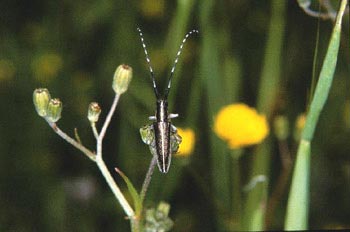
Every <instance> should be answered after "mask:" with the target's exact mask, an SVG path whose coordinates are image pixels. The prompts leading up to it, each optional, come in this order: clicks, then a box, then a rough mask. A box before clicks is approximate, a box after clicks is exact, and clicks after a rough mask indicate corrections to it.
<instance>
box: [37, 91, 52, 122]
mask: <svg viewBox="0 0 350 232" xmlns="http://www.w3.org/2000/svg"><path fill="white" fill-rule="evenodd" d="M50 100H51V96H50V93H49V91H48V90H47V89H45V88H40V89H35V90H34V92H33V103H34V106H35V110H36V112H37V113H38V114H39V115H40V116H41V117H45V116H46V114H47V106H48V104H49V102H50Z"/></svg>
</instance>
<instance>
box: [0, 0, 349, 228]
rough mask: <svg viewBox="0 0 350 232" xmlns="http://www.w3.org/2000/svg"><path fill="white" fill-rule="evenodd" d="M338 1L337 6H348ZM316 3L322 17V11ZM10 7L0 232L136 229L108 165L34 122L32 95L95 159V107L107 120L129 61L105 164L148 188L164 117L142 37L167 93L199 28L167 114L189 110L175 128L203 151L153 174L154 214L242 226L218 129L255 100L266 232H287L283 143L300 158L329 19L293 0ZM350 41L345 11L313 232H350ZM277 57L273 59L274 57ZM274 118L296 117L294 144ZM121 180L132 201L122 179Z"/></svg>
mask: <svg viewBox="0 0 350 232" xmlns="http://www.w3.org/2000/svg"><path fill="white" fill-rule="evenodd" d="M332 3H333V4H334V8H335V9H337V7H338V6H337V1H334V2H332ZM313 6H314V9H316V10H317V9H318V5H317V2H316V3H314V5H313ZM0 9H1V14H0V112H1V113H0V158H1V159H0V231H128V230H129V223H128V222H127V221H126V219H125V217H124V213H123V211H122V209H121V207H120V205H119V204H118V203H117V201H116V200H115V199H114V197H113V195H112V193H111V192H110V190H109V188H108V186H107V185H106V183H105V181H104V179H103V178H102V176H101V175H100V173H99V171H98V169H97V167H96V166H95V165H94V164H93V163H92V162H90V161H89V160H88V159H87V158H86V157H85V156H83V155H82V154H81V153H80V152H79V151H78V150H76V149H75V148H73V147H72V146H70V145H69V144H67V143H66V142H65V141H63V140H62V139H61V138H59V137H58V136H57V135H56V134H55V133H53V131H52V130H51V128H50V127H49V126H48V125H47V124H46V123H45V121H44V120H42V118H40V117H39V116H38V115H37V114H36V112H35V110H34V107H33V104H32V93H33V90H34V89H35V88H38V87H46V88H48V89H49V90H50V93H51V95H52V97H58V98H60V99H61V100H62V102H63V117H62V119H61V120H60V121H59V122H58V125H59V126H60V128H61V129H62V130H64V131H65V132H67V133H68V134H70V135H72V136H73V131H74V128H77V129H78V131H79V134H80V137H81V139H82V141H83V143H84V144H85V145H86V146H87V147H89V148H91V149H94V146H95V143H94V142H95V141H94V138H93V135H92V132H91V129H90V126H89V122H88V120H87V118H86V111H87V107H88V104H89V103H90V102H91V101H97V102H99V103H100V105H101V107H102V115H101V118H100V121H101V122H103V119H104V118H105V116H106V114H107V112H108V110H109V107H110V105H111V103H112V99H113V96H114V92H113V90H112V88H111V83H112V77H113V74H114V71H115V68H116V67H117V66H118V65H119V64H122V63H125V64H128V65H130V66H131V67H132V68H133V72H134V76H133V80H132V82H131V84H130V87H129V90H128V91H127V92H126V93H125V94H124V95H122V97H121V99H120V103H119V105H118V107H117V112H116V114H115V115H114V117H113V121H112V123H111V125H110V127H109V129H108V131H107V135H106V138H105V140H104V159H105V161H106V163H107V165H108V167H109V169H110V170H111V171H112V170H113V168H114V167H118V168H119V169H121V170H123V172H124V173H125V174H126V175H128V177H129V178H130V179H131V180H132V181H133V183H134V185H135V186H136V187H137V188H138V189H140V188H141V185H142V182H143V179H144V176H145V173H146V171H147V168H148V165H149V162H150V159H151V155H150V153H149V150H148V147H147V146H146V145H144V144H143V143H142V141H141V139H140V136H139V128H140V127H141V126H142V125H144V124H146V123H148V116H149V115H152V114H154V110H155V97H154V95H153V90H152V88H151V82H150V79H149V73H148V67H147V63H146V61H145V57H144V54H143V49H142V45H141V43H140V39H139V35H138V32H137V30H136V28H137V27H140V28H141V29H142V30H143V34H144V37H145V42H146V44H147V48H148V51H149V53H150V58H151V63H152V66H153V68H154V70H155V74H156V78H157V82H158V83H159V84H158V85H159V86H164V85H165V81H166V79H167V77H168V75H169V72H170V69H171V66H172V64H173V61H174V58H175V54H176V51H177V49H178V46H179V44H180V42H181V40H182V38H183V36H184V35H185V33H186V32H187V31H189V30H191V29H198V30H199V31H200V34H199V35H195V36H193V37H191V38H190V39H189V40H188V42H187V43H186V45H185V47H184V51H183V54H182V56H181V58H180V62H179V65H178V66H177V69H176V72H175V76H174V78H173V85H172V88H171V91H170V99H169V101H170V110H171V111H172V112H176V113H179V114H180V117H179V118H177V119H174V120H173V123H174V124H175V125H177V126H179V127H184V128H187V127H188V128H192V129H193V130H194V131H195V133H196V145H195V150H194V152H193V154H192V155H191V156H190V157H187V158H173V162H172V166H171V168H170V172H169V174H167V175H162V174H160V173H159V172H158V170H155V174H154V177H153V179H152V182H151V186H150V189H149V192H148V195H147V197H146V198H147V199H146V206H147V207H154V206H156V205H157V204H158V202H159V201H161V200H165V201H167V202H169V203H170V205H171V211H170V217H171V218H172V219H173V220H174V222H175V226H174V229H173V231H221V230H227V228H231V227H230V226H228V224H230V222H229V221H230V216H229V215H230V214H229V213H228V211H230V210H231V209H230V205H231V203H228V202H232V201H233V199H231V197H230V185H231V183H230V180H229V179H228V177H227V175H226V174H227V173H230V172H231V171H232V170H230V168H229V167H228V165H229V162H227V159H228V157H229V151H228V148H227V147H226V145H225V144H224V142H222V141H220V140H219V139H218V138H217V137H216V136H215V135H214V134H213V131H212V125H213V118H214V116H215V114H216V112H217V111H218V110H219V109H220V108H221V107H222V106H224V105H226V104H231V103H235V102H244V103H246V104H248V105H250V106H254V107H257V108H258V110H259V111H260V112H261V113H264V114H266V115H267V116H268V118H269V122H270V126H271V131H270V136H269V138H268V139H267V140H266V141H265V142H264V145H263V146H267V147H268V150H269V153H268V154H265V155H267V158H263V159H265V162H266V163H268V165H267V167H266V170H265V173H266V175H267V176H268V179H269V182H268V183H269V187H268V190H269V194H268V196H269V199H270V201H268V202H269V204H267V212H268V213H267V219H266V221H267V224H266V228H267V229H281V228H283V220H284V214H285V205H286V199H287V196H288V195H287V193H288V188H289V181H290V178H289V175H290V174H288V173H287V177H285V179H283V180H284V183H285V185H286V186H284V187H281V186H279V185H278V184H277V183H278V180H279V179H280V176H281V175H282V174H285V173H286V172H285V171H284V169H283V165H282V162H281V146H286V147H287V149H288V150H289V151H290V153H291V157H292V159H293V157H294V156H295V148H296V147H297V141H295V140H294V139H293V130H294V122H295V119H296V117H297V116H298V115H300V114H301V113H303V112H305V110H306V109H307V104H308V101H309V93H310V91H312V87H311V86H312V84H311V79H312V68H313V56H314V52H315V43H316V39H317V33H318V30H319V46H318V57H317V58H316V61H317V63H316V74H318V72H319V69H320V66H321V64H322V60H323V56H324V54H325V51H326V48H327V44H328V41H329V36H330V32H331V30H332V22H331V21H330V20H328V21H327V20H325V21H323V20H321V21H318V20H317V19H315V18H312V17H310V16H308V15H306V14H305V13H304V12H303V11H302V10H301V9H300V8H299V7H298V5H297V3H296V1H292V0H291V1H261V0H250V1H243V0H238V1H227V0H226V1H224V0H221V1H214V0H204V1H194V0H178V1H165V0H154V1H152V0H141V1H113V0H101V1H92V0H89V1H81V0H77V1H57V0H51V1H24V0H16V1H14V0H11V1H10V0H0ZM318 24H319V25H318ZM269 38H270V39H269ZM271 38H272V39H271ZM274 38H276V40H277V41H274ZM271 40H272V42H271ZM268 41H270V45H269V46H272V48H273V49H272V53H271V50H269V49H268V46H267V43H268ZM349 41H350V40H349V16H348V14H347V15H346V16H345V18H344V27H343V37H342V41H341V47H340V53H339V57H338V66H337V69H336V73H335V78H334V83H333V86H332V89H331V93H330V97H329V99H328V101H327V104H326V106H325V109H324V111H323V113H322V115H321V119H320V122H319V124H318V126H317V130H316V135H315V136H316V137H315V139H314V141H313V143H312V151H313V152H312V158H311V159H312V160H311V192H310V199H311V203H310V204H311V205H310V218H309V222H310V228H314V229H317V228H349V227H350V220H349V218H350V198H349V196H350V145H349V144H350V94H349V93H350V91H349V89H350V88H349V87H350V79H349V76H350V72H349V71H350V65H349V64H350V56H349ZM271 44H272V45H271ZM274 45H276V47H275V48H274V47H273V46H274ZM269 52H270V53H271V54H270V55H272V58H271V57H270V58H266V57H269V56H268V55H269V54H267V53H269ZM274 55H275V56H274ZM267 59H271V60H270V61H267ZM269 62H270V64H272V65H270V66H268V63H269ZM266 67H268V68H266ZM271 76H274V77H275V79H274V80H275V82H276V83H270V82H268V83H267V88H266V89H263V88H262V87H261V86H262V85H263V84H262V83H263V82H264V78H268V77H271ZM265 80H266V79H265ZM265 85H266V83H265ZM271 94H272V95H271ZM270 95H271V100H269V101H268V103H266V104H265V106H262V103H261V101H263V100H262V99H264V97H266V96H270ZM263 105H264V104H263ZM276 115H284V116H286V118H287V119H288V121H289V125H290V126H289V128H290V133H289V136H288V138H287V140H286V141H284V142H283V143H281V141H279V140H278V139H276V136H275V134H274V133H273V128H272V127H273V121H274V119H275V116H276ZM101 122H100V123H99V124H98V127H99V128H100V126H101V124H102V123H101ZM259 147H260V146H255V147H252V148H249V149H247V150H245V152H244V156H243V157H242V159H241V163H240V171H241V172H242V178H241V179H242V180H241V181H242V183H243V185H245V184H247V183H248V182H249V176H250V174H249V173H251V170H252V169H254V166H253V160H254V159H256V155H258V154H259V155H262V154H260V153H259ZM113 175H114V177H115V179H116V181H117V182H118V183H119V185H120V186H122V189H123V190H124V191H125V192H126V187H125V184H124V183H123V181H122V179H121V178H120V177H119V176H118V175H117V174H115V173H113ZM276 186H278V188H281V189H280V190H281V191H280V195H277V197H276V196H275V195H273V194H272V193H274V191H276ZM242 195H243V199H245V197H246V195H244V193H242ZM271 196H273V197H274V198H273V199H271ZM271 200H272V201H273V200H276V202H274V203H275V205H273V204H272V203H271ZM270 203H271V204H270ZM233 204H234V202H233ZM269 207H270V208H269ZM233 220H234V219H233ZM225 224H226V226H225Z"/></svg>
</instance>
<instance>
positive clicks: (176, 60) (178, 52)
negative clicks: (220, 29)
mask: <svg viewBox="0 0 350 232" xmlns="http://www.w3.org/2000/svg"><path fill="white" fill-rule="evenodd" d="M193 33H197V34H198V33H199V31H198V30H192V31H190V32H188V33H187V34H186V35H185V37H184V38H183V40H182V42H181V44H180V48H179V50H178V51H177V53H176V57H175V61H174V65H173V67H172V68H171V71H170V76H169V79H168V85H167V87H166V89H165V92H164V98H168V95H169V91H170V87H171V79H172V78H173V75H174V72H175V68H176V65H177V62H178V61H179V57H180V55H181V52H182V48H183V47H184V45H185V42H186V40H187V38H188V37H189V36H190V35H192V34H193Z"/></svg>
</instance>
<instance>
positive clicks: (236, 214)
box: [231, 149, 243, 231]
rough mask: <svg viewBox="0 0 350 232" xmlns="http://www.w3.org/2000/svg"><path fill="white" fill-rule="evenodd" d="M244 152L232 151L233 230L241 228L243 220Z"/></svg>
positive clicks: (240, 150) (239, 150)
mask: <svg viewBox="0 0 350 232" xmlns="http://www.w3.org/2000/svg"><path fill="white" fill-rule="evenodd" d="M242 153H243V150H242V149H234V150H232V151H231V160H232V166H231V168H232V170H231V173H232V179H231V181H232V199H231V213H232V218H233V219H234V220H233V222H234V224H233V227H232V230H234V231H237V230H241V229H242V228H241V221H242V187H241V173H240V165H239V159H240V157H241V155H242Z"/></svg>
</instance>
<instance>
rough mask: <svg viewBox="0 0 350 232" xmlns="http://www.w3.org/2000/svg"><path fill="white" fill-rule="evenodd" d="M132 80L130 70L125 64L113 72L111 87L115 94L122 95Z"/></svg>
mask: <svg viewBox="0 0 350 232" xmlns="http://www.w3.org/2000/svg"><path fill="white" fill-rule="evenodd" d="M131 78H132V68H131V67H130V66H128V65H126V64H122V65H119V66H118V68H117V69H116V70H115V73H114V77H113V84H112V87H113V89H114V91H115V92H116V93H117V94H123V93H124V92H125V91H126V90H127V89H128V86H129V83H130V81H131Z"/></svg>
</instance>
